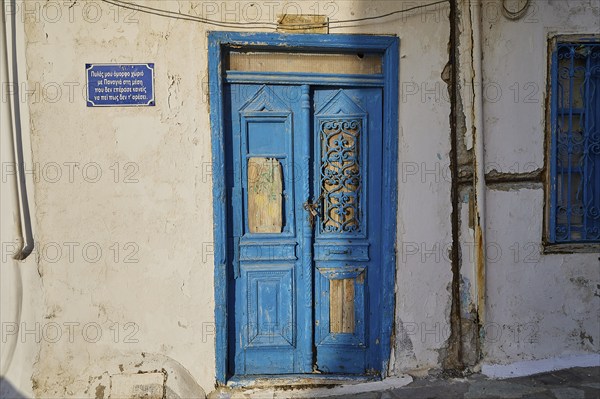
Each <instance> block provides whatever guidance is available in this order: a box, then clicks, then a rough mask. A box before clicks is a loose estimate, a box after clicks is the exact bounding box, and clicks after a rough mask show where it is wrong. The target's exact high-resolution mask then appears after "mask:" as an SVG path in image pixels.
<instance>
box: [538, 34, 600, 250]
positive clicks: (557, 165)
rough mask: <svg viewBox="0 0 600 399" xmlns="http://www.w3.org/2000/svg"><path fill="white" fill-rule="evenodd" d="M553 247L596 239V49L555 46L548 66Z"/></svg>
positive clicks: (599, 61)
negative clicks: (550, 73) (550, 83)
mask: <svg viewBox="0 0 600 399" xmlns="http://www.w3.org/2000/svg"><path fill="white" fill-rule="evenodd" d="M552 144H553V145H552V147H553V148H552V167H551V172H552V189H551V224H550V226H551V231H550V238H551V241H553V242H594V241H599V240H600V44H598V43H560V44H559V45H558V48H557V51H556V53H555V58H554V65H553V97H552Z"/></svg>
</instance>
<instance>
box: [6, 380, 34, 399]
mask: <svg viewBox="0 0 600 399" xmlns="http://www.w3.org/2000/svg"><path fill="white" fill-rule="evenodd" d="M0 398H2V399H26V398H27V397H26V396H25V395H23V394H22V393H21V392H19V391H17V389H16V388H15V387H13V385H12V384H11V383H10V382H9V381H8V380H6V378H4V377H0Z"/></svg>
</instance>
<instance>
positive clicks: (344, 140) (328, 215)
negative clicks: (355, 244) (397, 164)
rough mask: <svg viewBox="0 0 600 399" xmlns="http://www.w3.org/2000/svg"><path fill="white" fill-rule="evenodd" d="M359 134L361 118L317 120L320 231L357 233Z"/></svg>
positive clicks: (359, 181)
mask: <svg viewBox="0 0 600 399" xmlns="http://www.w3.org/2000/svg"><path fill="white" fill-rule="evenodd" d="M361 133H362V120H361V119H330V120H321V121H320V122H319V138H320V140H321V197H322V199H323V218H322V221H321V232H322V233H358V232H360V229H361V223H360V217H361V216H360V205H361V204H360V190H361V168H360V163H359V160H360V151H361V149H360V135H361Z"/></svg>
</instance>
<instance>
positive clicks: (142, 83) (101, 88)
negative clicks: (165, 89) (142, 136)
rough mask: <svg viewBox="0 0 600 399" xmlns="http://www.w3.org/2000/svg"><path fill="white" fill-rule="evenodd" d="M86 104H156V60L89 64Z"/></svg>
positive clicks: (118, 105) (115, 105)
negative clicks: (135, 62)
mask: <svg viewBox="0 0 600 399" xmlns="http://www.w3.org/2000/svg"><path fill="white" fill-rule="evenodd" d="M85 69H86V72H87V93H88V96H87V106H88V107H127V106H153V105H154V104H155V102H154V64H86V65H85Z"/></svg>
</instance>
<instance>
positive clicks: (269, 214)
mask: <svg viewBox="0 0 600 399" xmlns="http://www.w3.org/2000/svg"><path fill="white" fill-rule="evenodd" d="M282 215H283V178H282V172H281V164H280V163H279V161H278V160H277V159H274V158H262V157H253V158H249V159H248V228H249V229H250V232H251V233H281V229H282V226H283V216H282Z"/></svg>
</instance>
